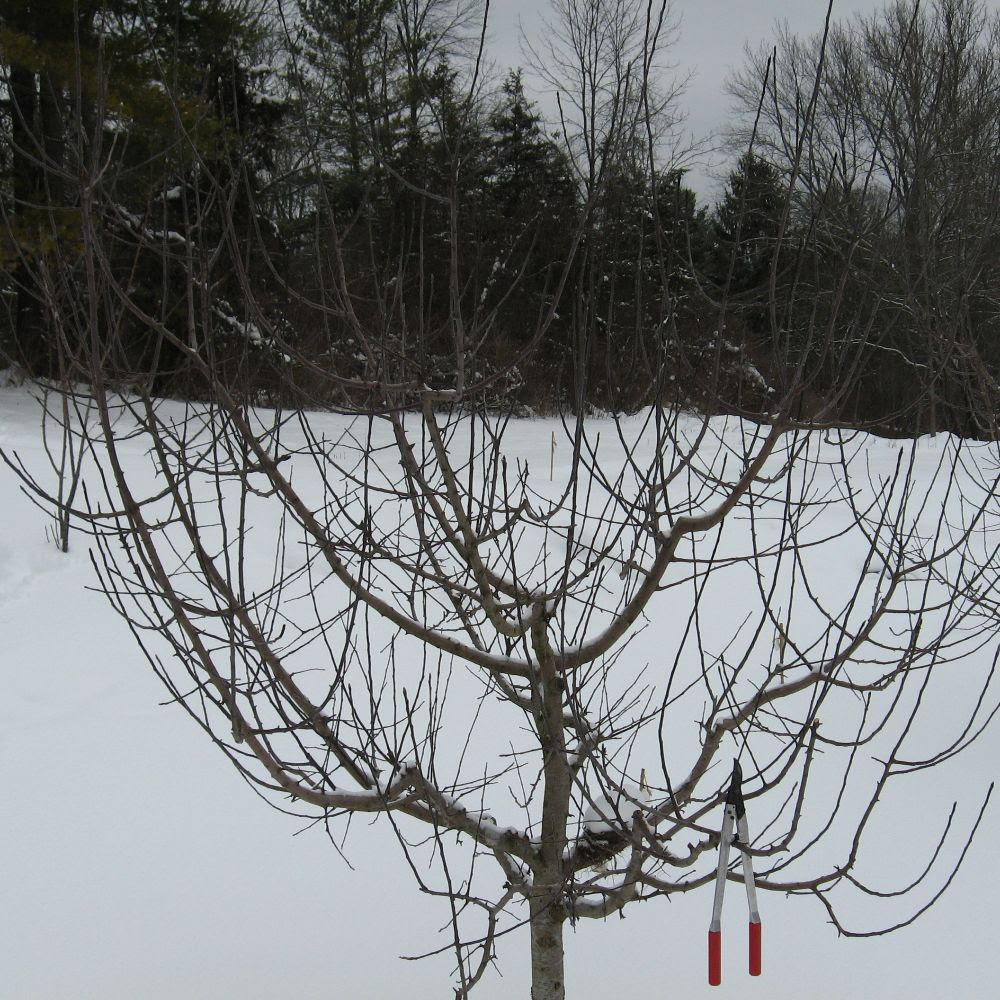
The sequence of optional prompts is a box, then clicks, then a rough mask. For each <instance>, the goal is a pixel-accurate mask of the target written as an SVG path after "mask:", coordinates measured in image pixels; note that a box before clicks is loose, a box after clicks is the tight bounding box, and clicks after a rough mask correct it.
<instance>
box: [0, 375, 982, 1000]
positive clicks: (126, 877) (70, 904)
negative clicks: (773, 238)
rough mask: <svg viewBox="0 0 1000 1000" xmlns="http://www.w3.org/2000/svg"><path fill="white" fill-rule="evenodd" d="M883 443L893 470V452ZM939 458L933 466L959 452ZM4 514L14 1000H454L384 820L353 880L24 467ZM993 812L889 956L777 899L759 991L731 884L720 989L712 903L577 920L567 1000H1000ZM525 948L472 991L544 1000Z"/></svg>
mask: <svg viewBox="0 0 1000 1000" xmlns="http://www.w3.org/2000/svg"><path fill="white" fill-rule="evenodd" d="M510 433H511V435H512V439H513V446H514V447H516V448H517V449H519V450H520V453H521V454H523V455H530V454H534V453H537V454H538V456H539V457H540V458H541V457H543V456H544V462H545V466H546V468H545V473H546V474H547V473H548V468H547V465H548V452H549V441H550V433H551V429H550V426H549V425H548V424H547V423H546V422H544V421H523V422H521V423H520V424H518V425H516V426H514V427H512V429H511V432H510ZM0 446H2V447H3V448H4V449H5V450H8V451H17V452H18V453H20V454H21V455H22V457H23V458H24V460H25V461H26V463H28V464H29V465H36V466H37V467H41V463H42V462H43V461H44V456H43V453H42V451H41V447H40V444H39V441H38V408H37V405H36V403H35V402H34V401H33V400H32V399H31V398H30V396H29V395H28V394H27V392H26V391H25V390H23V389H18V388H6V389H2V390H0ZM871 447H872V449H873V450H874V451H875V452H878V450H879V449H885V455H884V460H885V462H886V463H888V464H892V462H893V461H894V460H895V459H894V456H895V452H894V451H893V448H894V445H893V444H892V443H888V442H878V443H875V444H873V445H872V446H871ZM921 447H922V448H926V450H927V452H928V455H929V456H933V453H934V450H935V449H937V448H940V447H942V444H941V440H940V439H939V440H937V441H930V442H927V443H926V444H925V445H921ZM558 455H559V453H558V452H557V462H558ZM0 510H2V511H3V517H2V518H0V634H2V636H3V642H2V647H0V648H2V664H3V684H2V687H0V790H2V796H3V801H2V806H0V813H2V817H3V821H2V825H0V901H2V912H3V927H2V934H0V970H2V971H0V997H2V998H4V1000H7V998H9V1000H47V998H52V1000H55V998H66V1000H71V998H73V1000H76V998H80V1000H82V998H94V1000H153V998H157V1000H160V998H162V1000H184V998H191V1000H195V998H199V1000H200V998H204V1000H237V998H239V1000H278V998H292V997H294V998H296V1000H312V998H316V1000H319V998H324V1000H326V998H330V997H336V998H368V997H371V998H386V1000H395V998H400V1000H445V998H448V997H450V996H451V995H452V993H451V989H450V982H451V968H452V962H451V961H450V959H449V957H448V956H447V954H446V955H445V956H444V957H443V958H438V959H432V960H427V961H421V962H407V961H403V960H401V958H400V956H402V955H414V954H418V953H421V952H424V951H428V950H432V949H434V948H437V947H440V946H441V945H442V944H445V943H446V941H447V937H446V936H445V934H446V931H447V910H446V907H445V906H444V905H443V904H442V903H441V902H440V901H435V900H431V899H427V898H425V897H422V896H421V895H420V894H419V893H418V891H417V889H416V887H415V885H414V880H413V877H412V874H411V873H410V871H409V870H408V868H407V867H406V865H405V863H404V861H403V859H402V857H401V856H400V852H399V849H398V846H397V844H396V840H395V838H394V837H393V835H392V834H391V831H390V830H389V829H388V827H387V825H386V824H384V823H375V824H373V825H367V822H366V821H365V820H364V819H363V818H361V819H355V821H354V824H353V826H352V831H351V836H350V838H349V840H348V844H347V855H348V858H349V860H350V862H351V864H352V865H353V867H349V866H348V865H347V864H345V863H344V861H342V860H341V859H340V857H338V855H337V853H336V852H335V851H334V850H333V848H332V847H331V845H330V843H329V842H328V840H327V839H326V837H325V835H324V834H323V832H322V831H320V830H316V829H303V828H302V827H303V824H302V823H301V822H300V821H297V820H295V819H292V818H290V817H288V816H284V815H282V814H280V813H278V812H276V811H275V810H273V809H271V808H269V807H268V806H267V805H266V804H265V803H263V802H262V801H261V800H260V799H259V798H258V797H257V796H256V795H255V794H254V793H253V791H252V790H251V789H250V788H249V787H247V786H246V785H245V784H244V783H243V782H242V781H241V780H240V779H239V778H238V776H237V775H236V772H235V771H234V770H233V769H232V768H231V766H230V765H229V764H228V763H227V762H226V760H225V759H224V758H223V757H222V755H221V754H219V753H218V752H217V751H215V750H214V749H213V748H212V746H211V745H210V744H209V743H208V741H207V739H206V738H205V736H204V734H203V733H201V732H200V731H199V730H198V729H197V728H196V727H195V726H194V724H193V723H192V722H191V720H190V719H189V718H188V717H187V715H186V714H184V713H183V712H182V711H180V710H179V709H178V708H177V707H175V706H169V705H162V704H161V703H162V702H163V701H164V698H165V693H164V690H163V689H162V687H161V686H160V684H159V682H158V681H157V679H156V678H155V677H154V676H153V674H152V673H151V671H150V670H149V667H148V666H147V664H146V662H145V660H144V659H143V657H142V656H141V655H140V653H139V652H138V650H137V649H136V647H135V645H134V642H133V639H132V637H131V635H130V634H129V633H128V632H127V630H126V628H125V626H124V625H123V623H122V622H121V621H120V620H119V619H118V618H117V617H116V616H115V615H114V614H113V613H111V611H110V609H109V607H108V606H107V604H106V601H105V599H104V598H103V597H102V596H101V595H100V594H99V593H95V592H93V590H91V589H88V588H89V587H92V585H93V582H94V579H93V573H92V569H91V566H90V563H89V560H88V554H87V551H86V547H85V544H83V542H82V540H81V539H79V538H77V539H75V540H74V543H73V544H72V549H71V551H70V553H69V554H68V555H62V554H60V553H59V552H57V551H56V548H55V546H54V545H53V544H52V542H51V541H50V540H49V539H48V538H47V537H46V530H47V528H48V527H49V519H48V518H47V517H46V515H44V514H43V513H42V512H41V511H39V510H38V509H37V508H35V507H34V506H33V505H32V504H31V503H30V502H29V501H28V499H26V498H25V497H24V496H23V495H22V493H21V492H20V491H19V490H18V487H17V483H16V481H15V479H14V477H13V476H12V475H11V474H10V473H9V472H7V470H6V469H3V470H0ZM844 559H845V561H850V560H853V561H854V562H853V563H852V565H856V563H857V560H858V555H857V553H854V552H851V551H849V550H845V552H844ZM836 574H837V567H831V575H832V576H834V577H836ZM845 575H849V574H845ZM733 596H734V600H736V599H738V595H733ZM998 759H1000V727H994V728H993V729H992V730H989V731H988V732H987V734H986V736H985V737H984V738H983V739H982V740H980V742H979V743H978V744H976V745H975V746H974V747H973V748H972V750H971V751H970V752H968V753H967V754H966V755H964V756H962V757H960V758H959V759H958V760H955V761H951V762H949V763H948V764H946V765H944V766H942V767H941V768H939V769H937V770H936V771H933V772H931V773H930V774H925V775H915V776H912V777H909V778H904V779H900V780H899V781H898V782H897V783H896V785H897V787H896V789H895V791H894V797H893V799H892V800H891V801H889V802H887V803H885V808H884V809H883V811H882V813H881V816H880V819H879V822H878V824H877V826H876V828H875V830H874V831H873V833H874V836H873V837H872V838H871V841H870V843H869V850H870V857H871V858H872V861H871V862H870V863H869V864H867V865H866V864H863V865H862V866H861V872H862V873H863V874H864V875H865V876H867V878H868V880H869V882H870V883H872V884H873V885H874V886H876V887H884V888H887V889H889V888H894V887H895V886H896V885H897V884H898V883H899V882H900V881H901V880H904V879H905V878H906V876H907V875H909V876H911V877H912V876H915V875H916V874H917V873H918V872H919V869H920V867H922V865H923V863H925V861H926V854H925V853H924V852H923V851H921V852H919V853H918V854H917V853H914V852H911V851H909V850H908V848H909V847H910V846H911V845H912V844H913V843H914V842H915V841H920V842H921V843H922V844H926V843H927V842H928V841H933V840H934V839H935V837H936V834H937V832H939V831H940V829H941V828H942V826H943V823H944V820H945V818H946V817H947V813H948V809H949V808H950V805H951V802H952V800H956V799H957V800H958V801H959V809H958V813H957V822H958V824H959V826H960V828H962V829H965V828H967V827H968V826H969V825H971V823H972V822H973V821H974V819H975V815H976V812H977V810H978V806H979V803H980V802H981V800H982V797H983V795H984V794H985V791H986V788H987V787H988V785H989V783H990V782H991V781H992V780H993V779H994V777H995V774H996V772H997V770H998V768H997V761H998ZM907 782H910V784H909V785H908V784H907ZM998 810H1000V801H995V802H994V803H993V805H992V806H991V808H990V810H989V812H988V813H987V817H986V821H985V823H984V825H983V827H982V828H981V830H980V834H979V837H978V839H977V840H976V842H975V843H974V844H973V847H972V849H971V850H970V852H969V854H968V857H967V859H966V864H965V866H964V868H963V869H962V871H961V872H960V873H959V875H958V876H957V878H956V879H955V881H954V883H953V885H952V886H951V889H950V890H949V892H948V893H947V894H946V895H945V896H944V897H943V899H942V900H941V901H940V902H939V903H938V904H937V905H936V906H935V907H934V908H932V909H931V910H930V911H929V912H928V913H926V914H925V915H924V916H923V917H922V918H921V919H920V920H918V921H917V923H916V924H915V925H913V926H910V927H908V928H905V929H903V930H902V931H900V932H898V933H896V934H894V935H892V936H890V937H880V938H874V939H860V940H859V939H851V940H847V939H838V937H837V934H836V931H835V930H834V929H833V928H832V927H831V926H830V925H829V924H828V923H827V922H826V917H825V913H824V911H823V910H822V908H821V907H820V906H819V905H818V903H816V902H814V901H810V900H807V899H801V898H783V897H778V896H774V895H770V894H767V895H764V896H763V897H762V900H761V910H762V915H763V921H764V975H763V976H762V977H761V978H760V979H750V978H748V977H747V976H746V974H745V971H744V970H745V949H746V944H745V941H746V908H745V902H744V900H743V898H741V891H740V887H739V886H736V885H731V886H730V888H729V891H728V892H727V910H726V915H725V917H724V927H725V930H726V937H725V941H726V950H725V954H724V983H723V986H722V988H721V989H719V990H712V989H711V988H710V987H708V986H707V985H706V982H705V941H706V931H707V927H708V919H709V913H710V909H711V898H710V893H709V892H702V893H691V894H688V895H687V896H682V897H680V898H677V899H674V900H673V901H671V902H666V901H663V900H656V901H654V902H651V903H645V904H638V905H636V906H633V907H632V908H630V909H627V910H626V911H625V916H624V919H620V918H619V917H617V916H615V917H612V918H610V919H609V920H607V921H606V922H604V923H600V922H593V921H584V922H581V924H580V925H578V927H577V929H576V931H575V932H573V931H570V932H569V933H568V935H567V986H568V989H567V995H568V996H569V997H570V998H571V1000H597V998H602V1000H603V998H611V997H617V996H642V997H664V998H685V1000H688V998H692V997H700V996H709V995H720V996H725V995H729V996H739V997H741V998H755V997H759V998H763V997H767V998H769V1000H785V998H787V1000H791V998H796V1000H798V998H801V997H810V998H818V1000H824V998H829V1000H836V998H847V997H860V998H868V997H871V998H879V1000H889V998H904V997H905V998H927V1000H930V998H941V997H954V998H991V997H994V996H995V995H996V982H997V974H998V971H1000V959H998V958H997V957H996V952H995V938H996V928H997V926H998V922H1000V889H998V888H997V882H998V878H997V863H998V860H1000V848H998V847H997V843H998V838H997V832H996V825H997V821H998V819H1000V811H998ZM751 824H752V817H751ZM752 829H753V828H752V825H751V831H752ZM945 874H946V870H945V869H942V870H940V871H939V872H938V874H937V876H936V878H937V880H938V881H936V882H935V883H934V884H933V885H930V886H928V888H927V892H926V893H925V894H924V896H923V897H921V899H920V900H918V903H919V902H922V901H923V900H924V899H926V898H927V897H928V896H929V895H930V894H932V893H933V891H934V890H935V889H936V888H937V886H938V884H939V881H940V878H942V877H944V875H945ZM883 876H884V877H883ZM887 912H892V911H886V910H885V909H883V908H881V907H880V906H879V901H877V900H862V901H859V902H858V903H857V904H856V905H855V906H854V908H852V909H851V910H849V911H846V912H845V913H844V916H845V918H846V919H847V920H848V922H849V923H851V925H852V926H854V927H872V926H877V925H879V924H881V923H882V922H884V921H885V919H886V913H887ZM527 947H528V943H527V937H526V934H525V933H524V932H523V931H522V932H518V933H515V934H513V935H511V936H509V937H507V938H505V939H504V940H503V941H502V942H501V945H500V961H499V968H500V972H501V973H502V976H500V975H495V974H494V975H490V976H489V977H488V978H487V980H485V981H484V982H483V983H482V984H481V985H480V986H479V987H478V988H477V990H476V991H475V993H474V994H473V995H474V996H478V997H480V998H482V1000H501V998H525V1000H526V998H527V996H528V992H529V990H528V985H527V973H528V967H527V957H528V956H527Z"/></svg>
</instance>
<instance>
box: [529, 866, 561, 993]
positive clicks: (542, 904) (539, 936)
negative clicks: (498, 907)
mask: <svg viewBox="0 0 1000 1000" xmlns="http://www.w3.org/2000/svg"><path fill="white" fill-rule="evenodd" d="M538 888H539V891H538V893H537V895H535V896H533V897H532V899H531V1000H565V997H566V980H565V976H564V973H563V924H564V923H565V922H566V913H565V910H564V909H563V906H562V903H561V902H560V901H559V895H560V892H559V888H560V887H559V884H558V883H557V884H556V885H554V886H551V887H546V888H545V889H543V888H542V887H541V886H539V887H538Z"/></svg>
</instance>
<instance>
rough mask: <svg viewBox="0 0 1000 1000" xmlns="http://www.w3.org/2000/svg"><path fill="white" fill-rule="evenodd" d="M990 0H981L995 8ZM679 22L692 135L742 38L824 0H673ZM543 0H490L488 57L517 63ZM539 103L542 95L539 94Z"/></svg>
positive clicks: (810, 27)
mask: <svg viewBox="0 0 1000 1000" xmlns="http://www.w3.org/2000/svg"><path fill="white" fill-rule="evenodd" d="M885 5H886V3H885V0H834V19H835V20H838V21H840V20H848V19H849V18H850V17H852V16H853V15H854V14H856V13H862V14H866V15H867V14H870V13H871V12H873V11H876V10H879V9H880V8H882V7H884V6H885ZM997 5H998V2H989V3H988V6H989V7H991V8H995V7H996V6H997ZM673 8H674V12H675V14H679V15H680V19H681V25H680V32H679V36H678V40H677V44H676V45H675V47H674V48H673V50H672V51H671V52H670V60H671V62H673V63H675V64H676V66H677V72H678V73H679V74H681V75H685V74H689V73H690V74H691V80H690V83H689V85H688V88H687V92H686V94H685V96H684V97H683V99H682V102H683V105H684V109H685V111H686V113H687V115H688V129H689V131H690V132H691V133H693V135H694V136H696V137H702V136H705V135H707V134H709V133H712V132H713V131H716V130H718V129H719V128H720V127H721V126H722V125H723V123H724V122H725V120H726V117H727V113H728V98H727V97H726V94H725V86H724V85H725V80H726V76H727V74H728V73H729V71H730V70H731V69H733V68H736V67H739V66H740V65H742V63H743V52H744V48H745V46H747V45H749V46H750V47H751V48H756V47H757V46H758V45H760V44H761V43H762V42H769V41H770V39H771V38H772V37H773V29H774V25H775V22H776V21H782V20H787V21H788V23H789V25H790V26H791V28H792V30H793V31H794V32H795V33H796V34H801V35H810V34H814V33H816V32H818V31H820V30H821V29H822V27H823V20H824V17H825V15H826V8H827V2H826V0H673ZM547 9H548V0H492V3H491V6H490V21H491V25H492V28H491V35H492V39H493V41H492V44H491V46H490V49H491V52H492V55H493V58H494V59H495V61H496V62H497V65H498V66H499V67H501V68H505V67H507V66H513V65H518V64H523V63H524V62H525V57H524V56H523V55H522V54H520V52H519V48H518V23H519V22H520V24H521V25H522V26H523V28H524V32H525V34H527V35H528V37H529V38H534V37H537V35H538V32H539V29H540V27H541V16H542V14H543V13H544V12H545V11H546V10H547ZM540 104H541V105H542V107H543V108H544V107H545V105H546V102H545V101H544V100H542V101H540ZM689 182H690V183H691V186H692V187H694V188H695V190H696V191H698V193H699V195H700V196H701V198H703V199H705V200H707V201H709V202H712V201H714V200H715V198H716V196H717V194H718V190H719V185H718V184H717V182H716V181H715V180H714V178H713V177H712V171H711V168H710V167H709V166H707V165H706V166H705V167H703V168H700V169H696V170H693V171H692V172H691V173H690V174H689Z"/></svg>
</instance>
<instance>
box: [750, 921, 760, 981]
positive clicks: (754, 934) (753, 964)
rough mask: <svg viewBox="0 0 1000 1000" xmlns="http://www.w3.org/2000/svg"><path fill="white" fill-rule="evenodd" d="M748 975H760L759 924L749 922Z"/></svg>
mask: <svg viewBox="0 0 1000 1000" xmlns="http://www.w3.org/2000/svg"><path fill="white" fill-rule="evenodd" d="M750 975H751V976H759V975H760V924H759V923H756V924H755V923H753V922H751V924H750Z"/></svg>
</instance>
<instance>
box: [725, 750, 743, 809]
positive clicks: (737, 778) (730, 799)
mask: <svg viewBox="0 0 1000 1000" xmlns="http://www.w3.org/2000/svg"><path fill="white" fill-rule="evenodd" d="M726 805H727V806H733V808H734V809H735V810H736V818H737V819H742V818H743V816H744V814H745V813H746V811H747V810H746V806H744V804H743V771H742V770H741V768H740V762H739V761H738V760H734V761H733V780H732V781H731V782H730V783H729V792H728V794H727V795H726Z"/></svg>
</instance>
